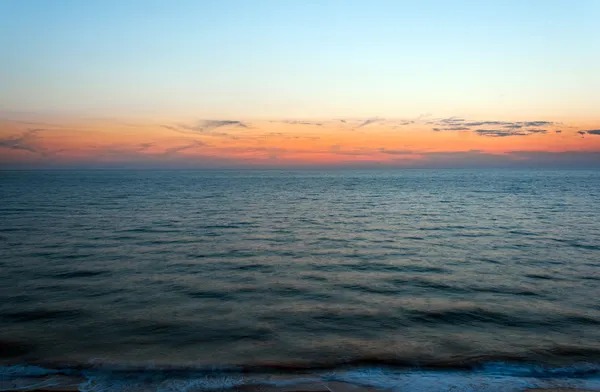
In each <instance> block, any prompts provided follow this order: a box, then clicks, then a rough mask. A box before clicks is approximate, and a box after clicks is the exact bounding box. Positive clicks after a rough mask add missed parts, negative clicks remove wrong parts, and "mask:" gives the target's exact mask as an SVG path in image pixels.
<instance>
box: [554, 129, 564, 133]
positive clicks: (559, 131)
mask: <svg viewBox="0 0 600 392" xmlns="http://www.w3.org/2000/svg"><path fill="white" fill-rule="evenodd" d="M554 132H555V133H561V132H562V131H561V130H560V129H557V130H556V131H554Z"/></svg>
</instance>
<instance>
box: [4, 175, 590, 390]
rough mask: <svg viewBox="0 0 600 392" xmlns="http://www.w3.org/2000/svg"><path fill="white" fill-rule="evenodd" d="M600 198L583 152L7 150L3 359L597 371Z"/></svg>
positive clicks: (386, 379)
mask: <svg viewBox="0 0 600 392" xmlns="http://www.w3.org/2000/svg"><path fill="white" fill-rule="evenodd" d="M599 206H600V172H597V171H586V170H565V171H551V170H396V171H394V170H389V171H385V170H379V171H378V170H369V171H352V170H340V171H317V170H304V171H301V170H297V171H277V170H267V171H251V170H247V171H116V170H114V171H3V172H0V271H1V273H0V364H1V365H3V367H2V369H4V370H3V372H4V373H2V372H0V378H1V377H4V378H6V377H9V378H10V377H24V376H26V375H28V374H29V375H31V374H37V373H36V372H39V371H41V372H42V373H43V372H50V373H52V372H56V371H57V370H56V369H62V370H61V371H65V370H64V369H70V371H81V372H83V371H85V372H88V373H86V374H88V375H89V374H90V373H89V372H105V371H107V370H106V369H111V371H113V373H114V371H115V369H119V372H120V373H119V374H120V376H119V377H121V376H122V375H123V374H132V373H131V372H134V373H135V372H137V373H136V374H138V373H140V372H142V373H144V374H146V373H152V374H155V375H156V374H157V372H163V373H161V374H166V373H164V372H171V373H169V374H171V375H172V374H173V373H172V372H179V373H181V372H183V371H184V370H185V371H189V372H192V373H193V375H194V377H195V379H197V378H198V375H197V372H206V373H203V374H204V376H203V377H208V376H211V377H212V376H215V374H216V373H215V372H217V373H219V374H220V375H221V376H222V374H223V372H225V374H227V377H225V378H224V379H226V380H228V381H226V382H225V381H223V382H224V384H218V382H217V384H218V385H230V384H227V382H229V383H231V382H232V381H231V380H232V379H234V380H239V379H241V377H242V375H243V374H246V375H247V374H259V373H260V374H273V373H278V372H280V373H281V372H282V373H286V372H287V373H289V372H292V373H294V372H298V371H303V372H310V373H311V374H319V377H329V378H330V379H331V378H333V379H342V380H349V381H354V382H359V381H360V382H359V383H363V384H364V383H366V384H368V385H379V386H381V387H386V388H388V387H393V386H394V385H409V386H410V385H413V386H415V385H421V387H418V388H417V387H415V388H416V389H415V390H428V389H427V388H429V389H430V390H445V389H444V388H446V386H447V385H448V386H447V388H450V387H451V386H454V387H456V385H462V384H460V382H466V381H465V380H471V378H472V377H480V376H481V377H484V378H485V380H488V381H489V380H498V379H499V378H498V377H500V380H501V381H502V380H504V381H505V378H506V377H508V378H510V379H511V380H513V381H514V383H513V384H514V385H513V384H510V383H508V384H506V383H505V384H502V385H503V387H502V388H504V389H502V388H501V389H498V390H509V388H508V387H507V385H509V384H510V385H511V387H510V388H515V389H514V390H521V389H519V388H523V387H524V386H532V385H533V386H538V385H540V382H538V381H536V382H533V381H531V380H534V379H535V380H548V379H563V380H567V381H568V382H571V383H572V382H580V383H581V382H583V381H585V382H588V383H593V382H597V381H598V380H597V377H598V376H599V375H600V373H599V371H600V207H599ZM36 366H40V367H41V368H38V367H36ZM42 368H43V369H45V370H40V369H42ZM32 372H33V373H32ZM319 372H320V373H319ZM323 372H325V373H323ZM415 372H417V373H415ZM113 373H111V374H113ZM179 373H177V374H179ZM192 373H190V374H192ZM44 374H46V373H44ZM103 374H104V373H103ZM323 374H325V375H323ZM415 374H416V375H417V376H415ZM482 374H483V376H482ZM440 375H444V376H443V377H442V378H440V377H441V376H440ZM221 376H219V377H221ZM114 377H117V376H114ZM153 377H154V376H153ZM165 377H166V376H165ZM178 377H180V376H178ZM186 377H187V376H186ZM190 377H191V376H190ZM215 377H216V376H215ZM236 377H237V378H236ZM336 377H337V378H336ZM411 377H413V378H411ZM427 377H430V379H431V380H433V379H435V380H437V381H435V382H440V381H439V380H440V379H443V380H445V381H444V383H445V384H444V385H445V386H444V387H440V386H439V385H438V384H435V385H438V386H436V387H432V386H431V385H433V384H427V385H429V386H423V385H424V384H419V383H423V382H426V381H427V380H429V379H428V378H427ZM452 377H455V378H456V377H458V379H460V380H462V381H460V382H458V381H456V382H455V381H452V380H453V378H452ZM469 377H470V378H469ZM486 377H487V378H486ZM184 378H185V377H184ZM222 379H223V378H222V377H221V378H217V380H222ZM399 380H400V381H399ZM407 380H408V381H407ZM410 380H412V381H410ZM449 380H450V381H449ZM515 380H516V381H515ZM528 380H529V381H528ZM582 380H583V381H582ZM504 381H502V382H504ZM111 382H113V383H114V382H115V381H114V380H113V381H111ZM410 382H413V384H410ZM486 382H487V381H486ZM507 382H508V381H507ZM511 382H512V381H511ZM544 382H545V381H544ZM565 382H566V381H565ZM402 383H404V384H402ZM407 383H408V384H407ZM209 384H210V383H209ZM233 384H235V382H233ZM233 384H231V385H233ZM446 384H447V385H446ZM111 385H112V384H111ZM119 385H121V384H119ZM123 385H124V384H123ZM207 385H208V384H207ZM210 385H213V384H210ZM465 385H466V384H465ZM486 385H487V384H486ZM490 385H492V384H490ZM561 385H562V384H561ZM569 385H571V384H569ZM577 385H580V384H577ZM594 385H596V384H594ZM598 385H600V384H598ZM588 386H589V385H588ZM99 388H100V387H99ZM102 388H105V386H103V387H102ZM102 388H100V389H97V390H101V389H102ZM465 388H467V387H465ZM490 388H491V387H490ZM105 389H106V388H105ZM82 390H83V389H82ZM87 390H91V389H89V388H88V389H87ZM114 390H116V389H114ZM448 390H450V389H448ZM459 390H460V389H459ZM464 390H467V389H464ZM482 390H483V389H482ZM489 390H492V389H489ZM493 390H496V389H493ZM510 390H513V389H510Z"/></svg>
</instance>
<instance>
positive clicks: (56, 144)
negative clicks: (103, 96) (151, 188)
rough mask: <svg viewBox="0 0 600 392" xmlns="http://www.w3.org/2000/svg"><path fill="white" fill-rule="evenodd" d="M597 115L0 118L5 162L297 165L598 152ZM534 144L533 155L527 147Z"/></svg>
mask: <svg viewBox="0 0 600 392" xmlns="http://www.w3.org/2000/svg"><path fill="white" fill-rule="evenodd" d="M597 128H599V126H598V125H597V124H594V123H583V122H582V123H577V122H573V123H565V122H556V121H550V120H539V119H533V120H529V119H526V120H522V119H519V120H516V121H506V120H503V121H498V120H495V119H493V120H485V119H484V120H482V119H465V118H459V117H447V118H436V117H433V116H425V117H423V116H421V117H418V118H413V119H383V118H369V119H339V118H338V119H324V120H312V119H311V120H302V119H293V120H279V119H274V120H268V119H263V120H250V121H245V120H237V119H236V120H187V121H172V120H171V121H168V120H167V121H150V120H120V119H108V118H105V119H102V118H96V119H90V118H80V119H75V118H69V119H57V118H51V119H40V118H36V119H34V120H27V119H22V118H14V117H12V118H9V117H8V116H5V118H3V119H1V120H0V165H2V166H3V167H13V166H17V167H18V166H19V165H25V166H28V165H29V166H32V165H33V166H36V167H55V166H69V165H84V166H86V165H88V166H94V165H96V166H99V167H102V166H103V165H104V166H106V165H108V166H111V167H130V166H131V167H137V166H140V167H198V168H202V167H254V166H256V167H293V166H300V167H302V166H364V165H374V166H377V165H384V166H398V167H419V166H421V165H424V164H425V165H427V164H428V163H432V162H435V163H436V164H437V165H438V166H448V167H452V166H455V165H457V164H458V165H459V166H460V164H461V162H462V161H461V154H463V155H464V156H465V157H467V158H469V157H471V158H472V157H473V156H476V157H479V158H480V161H481V162H482V163H485V161H486V157H489V158H494V159H496V158H502V159H504V160H505V161H506V162H509V163H510V162H517V163H518V162H523V161H528V160H531V159H532V158H531V156H530V155H531V154H534V153H547V154H550V155H548V156H546V159H547V160H550V161H549V162H550V163H551V162H552V155H551V154H556V157H560V156H561V154H563V155H564V154H571V156H577V154H585V153H588V154H590V153H592V154H593V153H594V152H599V151H600V135H598V133H600V132H597ZM524 153H527V154H529V155H526V154H525V155H524Z"/></svg>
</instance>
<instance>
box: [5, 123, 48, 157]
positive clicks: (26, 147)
mask: <svg viewBox="0 0 600 392" xmlns="http://www.w3.org/2000/svg"><path fill="white" fill-rule="evenodd" d="M40 131H43V129H29V130H27V131H25V132H23V133H22V134H21V135H20V136H15V137H9V138H5V139H0V147H2V148H8V149H10V150H22V151H29V152H31V153H34V154H45V150H44V149H42V148H41V147H38V146H36V145H35V143H34V141H35V139H37V134H38V132H40Z"/></svg>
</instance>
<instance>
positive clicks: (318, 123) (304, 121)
mask: <svg viewBox="0 0 600 392" xmlns="http://www.w3.org/2000/svg"><path fill="white" fill-rule="evenodd" d="M281 122H282V123H284V124H292V125H313V126H317V127H320V126H322V125H323V122H320V121H307V120H281Z"/></svg>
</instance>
